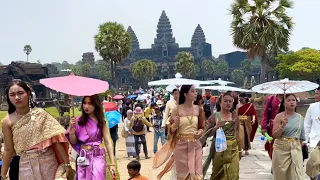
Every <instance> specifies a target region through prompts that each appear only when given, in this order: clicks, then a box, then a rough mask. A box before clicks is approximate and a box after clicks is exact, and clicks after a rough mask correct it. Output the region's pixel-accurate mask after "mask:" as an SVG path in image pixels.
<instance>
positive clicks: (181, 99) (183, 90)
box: [178, 85, 192, 105]
mask: <svg viewBox="0 0 320 180" xmlns="http://www.w3.org/2000/svg"><path fill="white" fill-rule="evenodd" d="M191 87H192V85H182V86H181V88H180V95H179V101H178V102H179V105H180V104H183V103H184V102H185V101H186V97H185V96H184V94H188V92H189V90H190V89H191Z"/></svg>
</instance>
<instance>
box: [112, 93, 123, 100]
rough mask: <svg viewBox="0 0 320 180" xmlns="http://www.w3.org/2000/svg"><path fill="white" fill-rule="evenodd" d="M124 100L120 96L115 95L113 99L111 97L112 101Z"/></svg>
mask: <svg viewBox="0 0 320 180" xmlns="http://www.w3.org/2000/svg"><path fill="white" fill-rule="evenodd" d="M123 98H124V96H122V95H120V94H119V95H115V96H114V97H113V99H115V100H120V99H123Z"/></svg>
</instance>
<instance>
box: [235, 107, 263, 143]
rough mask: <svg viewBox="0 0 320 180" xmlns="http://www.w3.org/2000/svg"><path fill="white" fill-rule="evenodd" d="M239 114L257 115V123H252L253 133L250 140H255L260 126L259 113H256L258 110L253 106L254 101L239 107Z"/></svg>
mask: <svg viewBox="0 0 320 180" xmlns="http://www.w3.org/2000/svg"><path fill="white" fill-rule="evenodd" d="M238 115H239V116H249V117H253V116H255V123H254V124H252V130H251V133H250V142H253V139H254V136H255V134H256V131H257V128H258V124H259V123H258V117H257V113H256V110H255V108H254V106H253V104H252V103H247V104H245V105H243V106H241V107H240V108H239V109H238Z"/></svg>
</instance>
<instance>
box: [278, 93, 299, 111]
mask: <svg viewBox="0 0 320 180" xmlns="http://www.w3.org/2000/svg"><path fill="white" fill-rule="evenodd" d="M289 96H293V97H294V98H295V99H296V101H298V100H297V97H296V95H294V94H286V98H283V99H282V101H281V104H280V107H279V112H278V113H281V112H284V111H285V109H286V106H285V104H284V103H285V102H284V99H287V98H288V97H289ZM294 112H297V107H296V108H294Z"/></svg>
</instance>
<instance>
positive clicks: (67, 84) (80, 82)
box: [40, 72, 109, 96]
mask: <svg viewBox="0 0 320 180" xmlns="http://www.w3.org/2000/svg"><path fill="white" fill-rule="evenodd" d="M40 83H41V84H43V85H45V86H46V87H48V88H50V89H53V90H55V91H58V92H62V93H65V94H69V95H72V96H91V95H94V94H99V93H103V92H105V91H106V90H108V89H109V84H108V82H106V81H101V80H98V79H92V78H87V77H81V76H75V75H74V74H73V73H72V72H71V73H70V75H69V76H63V77H55V78H46V79H40Z"/></svg>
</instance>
